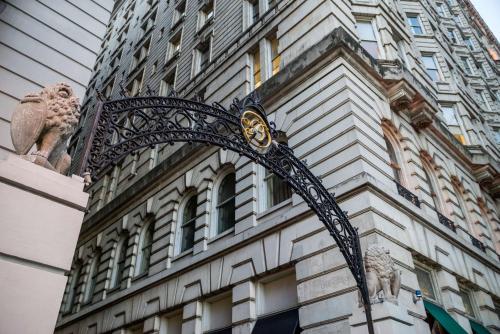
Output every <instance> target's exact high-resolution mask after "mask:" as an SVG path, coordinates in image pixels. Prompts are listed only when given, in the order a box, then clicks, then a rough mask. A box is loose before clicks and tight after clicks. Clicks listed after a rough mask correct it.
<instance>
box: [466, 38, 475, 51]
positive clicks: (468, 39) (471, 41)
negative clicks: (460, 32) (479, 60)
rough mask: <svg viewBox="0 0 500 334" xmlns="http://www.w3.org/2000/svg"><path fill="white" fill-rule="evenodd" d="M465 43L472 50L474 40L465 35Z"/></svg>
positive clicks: (473, 48)
mask: <svg viewBox="0 0 500 334" xmlns="http://www.w3.org/2000/svg"><path fill="white" fill-rule="evenodd" d="M464 42H465V45H467V47H468V48H469V50H471V51H474V50H475V47H474V41H473V40H472V37H465V38H464Z"/></svg>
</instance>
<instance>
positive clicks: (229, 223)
mask: <svg viewBox="0 0 500 334" xmlns="http://www.w3.org/2000/svg"><path fill="white" fill-rule="evenodd" d="M235 191H236V176H235V173H234V172H229V173H227V174H225V175H223V177H222V178H221V181H220V183H219V184H218V187H216V192H215V194H216V198H215V203H216V206H215V212H214V220H213V222H214V225H215V231H214V232H215V233H213V234H214V235H215V234H219V233H222V232H224V231H227V230H229V229H230V228H232V227H233V226H234V224H235V219H234V209H235V197H236V196H235Z"/></svg>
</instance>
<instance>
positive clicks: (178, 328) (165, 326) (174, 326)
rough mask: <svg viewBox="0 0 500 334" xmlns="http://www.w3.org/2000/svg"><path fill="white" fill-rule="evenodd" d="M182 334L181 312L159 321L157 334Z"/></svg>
mask: <svg viewBox="0 0 500 334" xmlns="http://www.w3.org/2000/svg"><path fill="white" fill-rule="evenodd" d="M180 333H182V312H181V313H175V314H169V315H166V316H163V317H162V318H161V319H160V333H159V334H180Z"/></svg>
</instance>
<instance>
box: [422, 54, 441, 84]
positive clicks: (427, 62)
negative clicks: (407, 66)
mask: <svg viewBox="0 0 500 334" xmlns="http://www.w3.org/2000/svg"><path fill="white" fill-rule="evenodd" d="M422 62H423V63H424V68H425V71H426V72H427V74H428V75H429V76H430V77H431V79H432V81H439V80H441V73H440V72H439V69H438V67H437V63H436V59H435V57H434V55H430V54H427V55H422Z"/></svg>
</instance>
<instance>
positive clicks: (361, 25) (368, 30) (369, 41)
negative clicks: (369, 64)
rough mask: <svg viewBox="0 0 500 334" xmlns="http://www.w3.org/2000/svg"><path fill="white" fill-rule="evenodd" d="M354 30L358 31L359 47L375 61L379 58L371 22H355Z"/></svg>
mask: <svg viewBox="0 0 500 334" xmlns="http://www.w3.org/2000/svg"><path fill="white" fill-rule="evenodd" d="M356 29H357V31H358V35H359V39H360V40H361V46H362V47H363V48H364V49H365V50H366V51H368V53H369V54H370V55H371V56H372V57H373V58H375V59H378V58H380V57H379V47H378V42H377V38H376V36H375V31H374V28H373V22H372V21H357V22H356Z"/></svg>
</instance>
